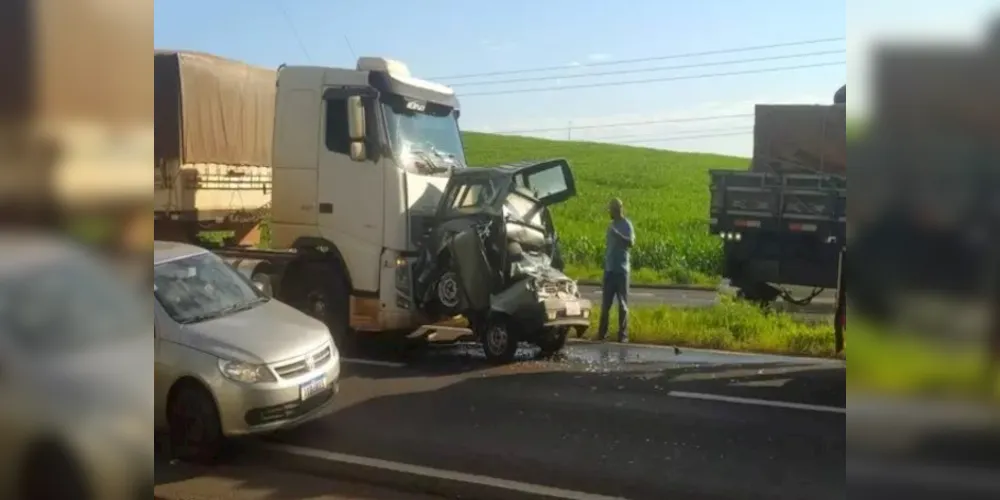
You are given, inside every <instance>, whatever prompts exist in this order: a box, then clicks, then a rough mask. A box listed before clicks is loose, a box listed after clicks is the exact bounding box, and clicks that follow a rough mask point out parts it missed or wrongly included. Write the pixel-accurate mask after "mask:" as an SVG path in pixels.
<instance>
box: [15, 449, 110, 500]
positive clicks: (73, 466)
mask: <svg viewBox="0 0 1000 500" xmlns="http://www.w3.org/2000/svg"><path fill="white" fill-rule="evenodd" d="M23 464H24V465H23V469H22V470H21V473H20V474H19V482H18V488H17V490H18V495H19V497H20V498H23V499H25V500H64V499H69V498H73V499H80V500H90V499H91V498H94V496H93V494H92V492H91V491H90V487H89V485H88V484H87V480H86V476H85V475H84V473H83V471H82V470H80V466H79V464H78V463H77V462H76V461H75V460H73V458H72V456H70V455H69V454H68V453H67V452H66V451H65V450H63V449H62V448H61V447H60V446H58V445H56V444H54V443H44V444H38V445H36V446H34V447H33V448H32V449H31V451H30V452H29V453H28V455H27V456H26V457H25V459H24V462H23Z"/></svg>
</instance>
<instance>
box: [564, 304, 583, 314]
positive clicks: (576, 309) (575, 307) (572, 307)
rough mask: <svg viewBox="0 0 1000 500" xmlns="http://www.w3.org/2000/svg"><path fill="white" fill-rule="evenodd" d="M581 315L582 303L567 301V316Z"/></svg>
mask: <svg viewBox="0 0 1000 500" xmlns="http://www.w3.org/2000/svg"><path fill="white" fill-rule="evenodd" d="M579 315H580V303H579V302H567V303H566V316H579Z"/></svg>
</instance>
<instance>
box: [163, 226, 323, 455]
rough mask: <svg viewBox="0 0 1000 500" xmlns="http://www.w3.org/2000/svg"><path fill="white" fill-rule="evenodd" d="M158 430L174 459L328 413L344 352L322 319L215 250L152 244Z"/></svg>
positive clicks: (213, 451) (205, 452)
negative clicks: (274, 294) (267, 290)
mask: <svg viewBox="0 0 1000 500" xmlns="http://www.w3.org/2000/svg"><path fill="white" fill-rule="evenodd" d="M153 261H154V262H153V296H154V297H155V299H156V300H155V301H154V302H155V304H154V306H153V307H154V311H153V312H154V315H155V319H154V328H155V339H156V344H155V364H156V368H155V397H156V402H155V407H154V408H155V411H156V416H155V420H156V427H157V428H158V429H166V430H168V432H169V436H170V446H171V451H172V453H173V455H174V456H176V457H178V458H181V459H186V460H196V461H199V460H200V461H203V460H210V459H212V458H214V457H215V456H216V454H217V453H218V451H219V449H220V446H221V444H222V442H223V441H224V440H225V438H226V437H231V436H240V435H247V434H256V433H262V432H269V431H274V430H278V429H283V428H289V427H293V426H296V425H299V424H302V423H304V422H308V421H311V420H315V419H317V418H319V417H321V416H324V415H327V414H329V413H330V412H331V411H332V409H333V403H334V399H335V395H336V394H337V392H338V388H339V387H338V381H339V377H340V354H339V352H338V351H337V347H336V345H335V344H334V343H333V342H332V339H331V337H330V331H329V329H327V327H326V325H324V324H323V323H321V322H320V321H318V320H316V319H313V318H312V317H310V316H307V315H306V314H304V313H301V312H299V311H298V310H296V309H294V308H292V307H291V306H288V305H286V304H283V303H281V302H279V301H278V300H275V299H272V298H270V297H267V296H266V295H265V294H264V293H262V292H261V291H260V290H259V289H258V288H257V287H256V286H254V284H253V283H252V282H251V281H250V280H248V279H247V278H246V277H244V276H243V275H242V274H240V273H239V272H237V271H236V270H235V269H233V268H232V267H230V266H229V265H227V264H226V263H225V262H224V261H223V260H222V259H220V258H219V257H218V256H216V255H215V254H213V253H211V252H209V251H207V250H205V249H202V248H198V247H195V246H192V245H186V244H181V243H168V242H159V241H158V242H155V243H154V256H153Z"/></svg>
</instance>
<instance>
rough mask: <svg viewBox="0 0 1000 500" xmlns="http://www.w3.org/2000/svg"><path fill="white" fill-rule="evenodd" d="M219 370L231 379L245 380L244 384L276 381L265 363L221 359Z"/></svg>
mask: <svg viewBox="0 0 1000 500" xmlns="http://www.w3.org/2000/svg"><path fill="white" fill-rule="evenodd" d="M219 371H221V372H222V375H224V376H225V377H226V378H228V379H229V380H233V381H236V382H243V383H244V384H259V383H261V382H274V381H276V380H277V379H275V378H274V374H273V373H271V370H268V369H267V367H266V366H264V365H255V364H252V363H243V362H242V361H229V360H227V359H220V360H219Z"/></svg>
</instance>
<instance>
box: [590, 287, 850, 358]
mask: <svg viewBox="0 0 1000 500" xmlns="http://www.w3.org/2000/svg"><path fill="white" fill-rule="evenodd" d="M609 320H610V321H609V325H610V328H609V335H608V337H609V338H612V339H613V338H614V335H615V332H616V325H617V312H616V308H615V307H612V311H611V317H610V318H609ZM599 321H600V317H599V314H595V315H594V316H593V317H591V322H590V323H591V327H590V330H589V331H588V333H587V336H586V338H594V337H595V336H596V335H597V326H598V322H599ZM629 338H630V340H631V341H632V342H635V343H642V344H656V345H672V346H679V347H697V348H704V349H720V350H727V351H745V352H759V353H770V354H789V355H797V356H816V357H841V356H842V355H838V354H837V353H835V352H834V345H833V326H832V324H831V323H828V322H822V323H808V322H802V321H799V320H797V319H795V318H794V317H793V316H791V315H789V314H786V313H782V312H765V311H762V310H761V309H759V308H757V307H755V306H753V305H750V304H746V303H743V302H740V301H736V300H732V299H729V298H725V297H724V298H723V299H722V301H721V302H720V303H719V304H717V305H714V306H711V307H688V308H677V307H670V306H655V307H632V308H631V309H630V310H629Z"/></svg>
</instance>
